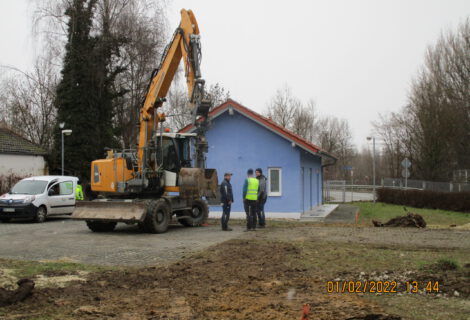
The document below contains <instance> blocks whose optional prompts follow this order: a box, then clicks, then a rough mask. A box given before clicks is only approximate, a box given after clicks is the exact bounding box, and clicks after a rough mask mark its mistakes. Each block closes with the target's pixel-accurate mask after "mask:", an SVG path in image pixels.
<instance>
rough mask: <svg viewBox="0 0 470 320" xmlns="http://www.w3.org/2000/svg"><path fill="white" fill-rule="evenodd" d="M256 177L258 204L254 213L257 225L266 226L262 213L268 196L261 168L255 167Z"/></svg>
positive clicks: (265, 180)
mask: <svg viewBox="0 0 470 320" xmlns="http://www.w3.org/2000/svg"><path fill="white" fill-rule="evenodd" d="M255 174H256V179H258V181H259V189H258V206H257V208H256V214H257V216H258V227H259V228H264V227H266V217H265V215H264V205H265V204H266V200H267V198H268V193H267V191H266V182H267V179H266V177H265V176H264V175H263V170H262V169H261V168H258V169H256V172H255Z"/></svg>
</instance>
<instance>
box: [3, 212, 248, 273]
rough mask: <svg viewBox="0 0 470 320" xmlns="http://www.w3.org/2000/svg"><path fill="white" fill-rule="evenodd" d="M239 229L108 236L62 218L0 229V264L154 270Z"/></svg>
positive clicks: (125, 230)
mask: <svg viewBox="0 0 470 320" xmlns="http://www.w3.org/2000/svg"><path fill="white" fill-rule="evenodd" d="M242 231H243V227H242V226H235V227H234V231H232V232H223V231H221V230H220V227H219V226H215V225H212V226H208V227H195V228H185V227H182V226H179V225H174V226H173V225H172V226H170V228H169V230H168V232H166V233H163V234H148V233H141V232H139V231H138V229H137V227H136V226H134V225H126V224H123V223H119V224H118V226H117V228H116V230H115V231H114V232H111V233H94V232H91V231H90V230H89V229H88V228H87V226H86V225H85V222H83V221H74V220H70V219H68V218H64V219H51V220H48V221H46V222H45V223H40V224H38V223H30V222H8V223H0V258H12V259H23V260H58V259H71V260H73V261H77V262H82V263H88V264H100V265H139V266H141V265H155V264H159V263H167V262H172V261H175V260H177V259H179V258H181V257H183V256H185V255H187V254H190V253H193V252H195V251H199V250H202V249H205V248H207V247H209V246H211V245H214V244H217V243H220V242H223V241H226V240H229V239H231V238H235V237H238V236H240V235H241V234H242Z"/></svg>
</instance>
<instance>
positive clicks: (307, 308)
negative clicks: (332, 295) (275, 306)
mask: <svg viewBox="0 0 470 320" xmlns="http://www.w3.org/2000/svg"><path fill="white" fill-rule="evenodd" d="M309 313H310V305H309V304H308V303H306V304H304V308H303V310H302V317H301V318H300V320H308V315H309Z"/></svg>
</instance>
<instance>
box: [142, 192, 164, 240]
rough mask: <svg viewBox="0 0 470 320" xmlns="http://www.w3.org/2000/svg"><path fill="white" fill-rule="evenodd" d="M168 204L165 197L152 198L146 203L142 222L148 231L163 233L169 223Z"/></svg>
mask: <svg viewBox="0 0 470 320" xmlns="http://www.w3.org/2000/svg"><path fill="white" fill-rule="evenodd" d="M170 220H171V215H170V206H169V205H168V203H167V202H166V201H165V199H158V200H152V201H150V202H149V203H148V204H147V214H146V215H145V219H144V222H143V227H144V230H145V231H146V232H148V233H164V232H166V230H168V225H169V224H170Z"/></svg>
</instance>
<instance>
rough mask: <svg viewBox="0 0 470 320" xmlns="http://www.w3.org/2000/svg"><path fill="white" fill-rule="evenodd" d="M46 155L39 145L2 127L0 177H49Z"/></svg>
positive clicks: (0, 135)
mask: <svg viewBox="0 0 470 320" xmlns="http://www.w3.org/2000/svg"><path fill="white" fill-rule="evenodd" d="M45 155H46V152H45V151H44V150H43V149H42V148H41V147H39V146H38V145H36V144H34V143H32V142H31V141H29V140H27V139H25V138H23V137H21V136H20V135H18V134H16V133H14V132H13V131H11V130H9V129H6V128H1V127H0V177H3V178H8V177H10V176H15V177H27V176H36V175H47V174H48V172H47V164H46V161H45V159H44V156H45Z"/></svg>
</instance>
